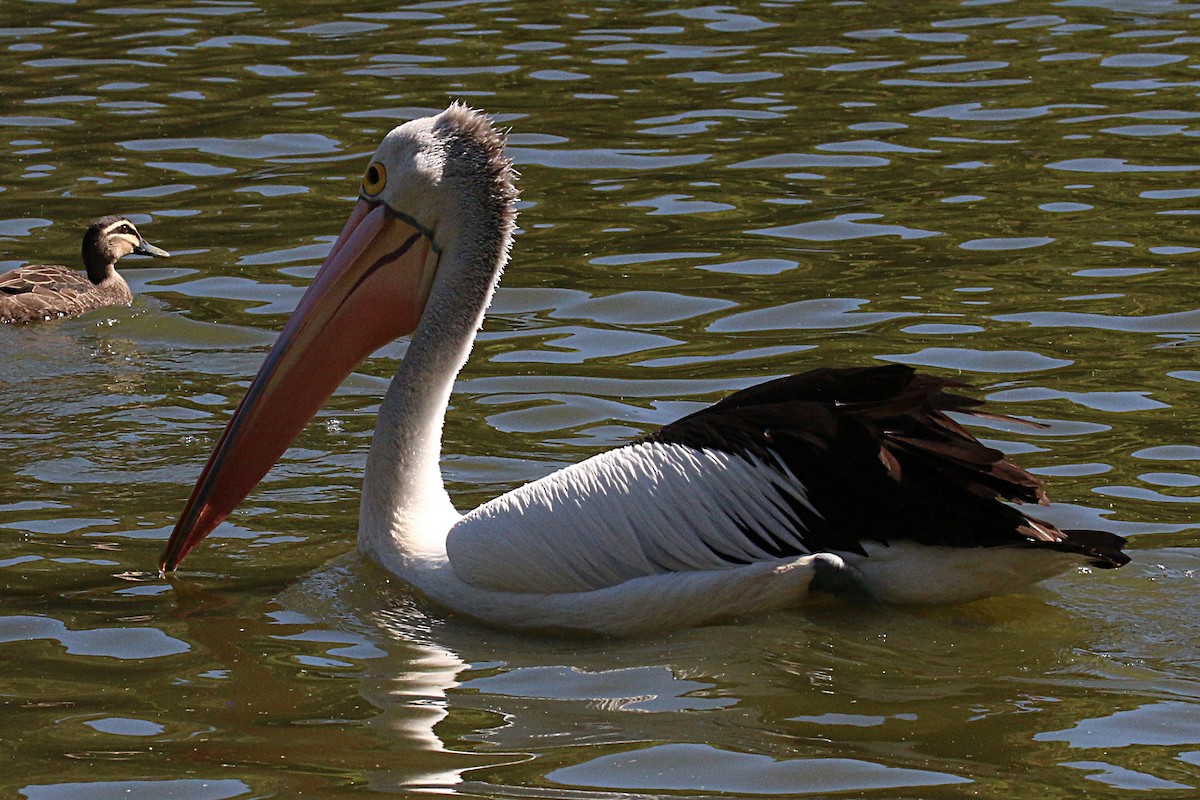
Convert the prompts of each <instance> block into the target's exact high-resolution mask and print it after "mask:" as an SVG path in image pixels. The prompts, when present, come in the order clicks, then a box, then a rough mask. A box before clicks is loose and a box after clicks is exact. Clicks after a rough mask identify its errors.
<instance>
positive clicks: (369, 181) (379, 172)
mask: <svg viewBox="0 0 1200 800" xmlns="http://www.w3.org/2000/svg"><path fill="white" fill-rule="evenodd" d="M386 184H387V168H386V167H384V166H383V164H380V163H379V162H378V161H374V162H372V163H371V166H369V167H367V172H366V174H365V175H363V179H362V190H363V192H365V193H366V194H371V195H375V194H379V193H380V192H382V191H383V187H384V186H385V185H386Z"/></svg>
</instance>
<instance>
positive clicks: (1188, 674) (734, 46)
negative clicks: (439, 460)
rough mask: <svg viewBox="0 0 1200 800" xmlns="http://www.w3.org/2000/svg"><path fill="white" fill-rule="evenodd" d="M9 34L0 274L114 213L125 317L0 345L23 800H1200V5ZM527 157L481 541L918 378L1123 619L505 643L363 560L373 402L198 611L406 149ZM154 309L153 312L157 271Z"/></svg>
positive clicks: (307, 9) (497, 373) (319, 7)
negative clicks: (818, 372)
mask: <svg viewBox="0 0 1200 800" xmlns="http://www.w3.org/2000/svg"><path fill="white" fill-rule="evenodd" d="M357 8H358V9H359V10H356V11H351V12H347V11H346V10H345V5H344V4H340V3H332V2H305V3H283V2H260V3H254V4H252V3H248V2H237V1H236V0H234V1H230V2H195V3H191V4H188V3H156V4H146V5H133V6H113V5H109V4H107V3H105V2H80V3H60V2H52V3H51V2H46V3H41V2H19V1H17V2H6V3H4V4H3V5H0V71H2V73H3V74H4V75H5V76H6V77H5V80H4V85H3V88H0V153H2V155H3V158H0V239H2V240H3V242H4V244H3V251H2V253H3V260H2V261H0V269H7V268H9V267H12V266H17V265H19V264H23V263H28V262H36V261H46V260H50V261H66V262H67V263H74V260H75V259H76V258H77V255H76V254H77V253H78V246H79V245H78V243H79V238H80V236H81V233H82V229H83V225H84V224H86V222H87V221H88V220H89V219H90V218H92V217H96V216H99V215H101V214H105V213H125V214H128V215H130V216H131V218H133V219H134V220H135V221H136V222H137V223H138V225H139V227H140V228H141V230H142V232H143V233H144V234H145V235H146V237H147V238H148V239H149V240H151V241H153V242H155V243H156V244H159V245H161V246H163V247H164V248H166V249H168V250H170V251H171V252H172V253H173V254H174V255H175V257H174V258H172V259H171V260H170V261H168V262H161V261H155V262H153V263H149V262H140V263H134V262H135V261H136V259H130V260H129V261H128V262H124V263H125V264H126V265H127V266H125V267H124V269H123V272H124V274H125V275H126V276H127V278H129V280H130V282H131V284H132V285H133V287H134V290H135V292H136V293H137V299H136V301H135V303H134V306H133V308H132V309H117V310H111V311H107V312H101V313H94V314H92V315H90V316H87V317H84V318H81V319H76V320H66V321H61V322H55V323H47V324H42V325H37V326H27V327H12V326H5V327H3V328H0V388H2V389H3V397H4V399H5V414H4V416H3V422H0V428H2V430H3V434H2V435H0V592H2V595H0V596H2V597H3V610H2V611H0V655H2V656H3V659H4V660H3V664H4V669H3V677H0V698H2V702H3V709H4V711H3V713H4V719H5V724H4V725H3V726H0V749H2V750H3V751H4V752H5V753H6V754H7V759H6V763H7V764H8V766H6V767H4V768H0V776H3V780H2V786H3V790H4V792H5V793H6V794H12V795H14V796H20V797H27V798H37V799H38V800H43V799H47V798H50V799H53V800H62V799H65V798H70V799H71V800H74V799H75V798H116V797H129V796H144V797H177V798H188V799H189V800H199V799H200V798H204V799H208V798H234V797H294V796H299V795H301V794H303V795H307V796H316V797H343V796H349V795H361V794H364V793H370V792H377V791H378V792H382V791H387V792H399V793H401V794H417V793H423V792H427V791H428V792H443V793H444V792H450V793H456V794H461V795H466V796H472V797H474V796H479V797H556V798H557V797H571V798H585V797H587V798H614V797H630V796H639V797H645V796H655V795H660V794H663V793H671V794H672V795H686V796H713V795H722V796H761V795H775V796H779V795H783V796H805V795H811V796H825V795H831V794H835V793H838V794H842V795H847V796H869V797H964V796H974V797H993V798H1013V797H1037V798H1046V797H1080V796H1085V795H1086V796H1088V797H1117V796H1125V795H1129V794H1132V793H1134V792H1137V793H1138V796H1143V795H1149V796H1171V797H1189V796H1194V795H1195V793H1196V792H1197V791H1198V790H1200V650H1198V649H1197V646H1196V645H1195V644H1194V640H1195V632H1196V630H1197V629H1198V626H1200V612H1197V610H1196V602H1195V598H1196V597H1197V596H1198V593H1197V589H1198V588H1200V587H1198V580H1197V576H1198V575H1200V548H1198V547H1197V528H1198V527H1200V515H1198V513H1197V507H1198V504H1200V494H1198V491H1200V490H1198V488H1197V487H1200V466H1198V462H1200V424H1198V423H1197V411H1198V409H1200V401H1197V399H1196V398H1197V388H1198V387H1197V383H1200V366H1198V364H1197V354H1198V353H1200V350H1198V349H1197V344H1196V340H1197V337H1198V336H1200V300H1198V298H1200V275H1198V273H1197V265H1198V264H1200V256H1198V253H1200V234H1198V233H1197V228H1196V216H1197V215H1198V214H1200V103H1198V94H1200V92H1198V88H1200V59H1198V58H1197V56H1196V53H1198V52H1200V5H1197V4H1188V3H1171V2H1151V1H1150V0H1147V2H1120V1H1119V0H1113V1H1111V2H1060V3H1055V4H1035V3H1031V2H1010V3H1003V2H971V1H970V0H968V2H962V3H957V4H955V3H949V2H946V3H942V2H938V3H913V4H899V3H892V4H869V3H825V4H818V3H792V2H763V3H758V4H750V3H747V4H742V5H741V6H739V7H734V6H730V5H711V6H705V5H698V4H694V3H689V2H681V3H670V4H668V3H614V4H611V5H608V6H592V5H589V4H584V3H569V2H568V3H559V4H553V5H551V4H542V3H534V2H528V1H527V0H526V2H508V3H506V2H495V3H491V2H470V1H469V0H467V1H466V2H431V3H423V4H419V5H413V6H406V7H401V8H397V7H396V6H394V5H389V4H383V3H376V4H358V5H357ZM452 98H462V99H465V100H467V101H469V102H471V103H472V104H474V105H476V106H478V107H481V108H483V109H485V110H487V111H488V112H490V113H492V114H494V115H495V116H496V118H497V119H498V120H500V121H501V122H502V123H503V124H504V125H505V126H509V127H511V129H512V133H511V137H510V145H511V148H510V149H511V153H512V156H513V157H514V158H515V159H516V161H517V164H518V166H519V169H520V171H521V173H522V179H521V190H522V198H523V202H522V217H521V225H522V231H521V233H520V236H519V237H518V241H517V245H516V250H515V260H514V263H513V265H512V266H511V268H510V269H509V271H508V274H507V275H506V276H505V280H504V284H503V287H502V289H501V291H500V293H499V295H498V297H497V301H496V304H495V306H494V308H493V310H492V312H491V313H490V315H489V318H488V321H487V324H486V328H485V331H484V333H483V335H482V337H481V340H480V342H479V345H478V347H477V348H476V351H475V355H474V357H473V359H472V362H471V364H470V366H469V367H468V369H467V371H466V372H465V373H464V375H463V376H462V380H461V382H460V383H459V384H458V387H457V392H456V394H455V398H454V405H455V407H454V409H453V412H452V415H451V418H450V420H449V423H448V426H447V432H446V434H447V439H446V453H447V457H446V463H445V468H446V470H447V472H448V476H449V478H450V481H451V490H452V493H453V495H454V497H455V498H456V501H458V502H459V503H460V505H461V506H463V507H468V506H471V505H473V504H475V503H477V502H479V501H481V500H483V499H485V498H488V497H490V496H492V495H494V494H495V493H497V492H499V491H502V490H504V489H506V488H509V487H512V486H514V485H517V484H519V483H521V482H523V481H526V480H528V479H530V478H533V477H536V476H539V475H542V474H545V473H546V472H548V471H550V470H553V469H555V468H557V467H559V466H561V465H564V464H567V463H571V462H574V461H577V460H579V459H581V458H583V457H586V456H587V455H590V454H593V453H595V452H598V451H600V450H602V449H604V448H607V447H610V446H612V445H615V444H618V443H620V442H623V441H626V440H627V439H628V438H629V437H631V436H635V435H637V434H639V433H641V432H643V431H645V430H647V429H648V428H650V427H652V426H653V425H656V424H660V423H663V422H665V421H668V420H670V419H672V418H674V417H676V416H678V415H679V414H680V413H683V412H685V411H688V410H690V409H692V408H695V407H696V404H698V403H701V402H707V401H711V400H712V399H714V398H716V397H718V396H719V395H720V394H721V393H722V392H725V391H728V390H730V389H732V388H736V387H740V386H744V385H747V384H748V383H751V382H753V381H755V380H758V379H761V378H764V377H767V376H774V375H780V374H784V373H787V372H791V371H799V370H802V369H805V368H809V367H811V366H814V365H818V364H842V365H851V364H866V363H872V362H881V361H900V362H904V363H909V364H915V365H921V366H922V367H925V368H927V369H929V370H931V371H933V372H935V373H938V374H943V375H954V376H961V377H963V378H964V379H966V380H968V381H969V382H971V383H972V384H974V385H975V386H976V387H977V389H978V392H979V393H980V394H982V395H983V396H986V397H988V398H990V399H991V400H993V401H995V402H996V403H997V404H999V405H1001V406H1002V407H1003V408H1004V409H1005V410H1007V411H1011V412H1013V413H1016V414H1020V415H1023V416H1027V417H1031V418H1034V419H1038V420H1040V421H1042V422H1045V423H1046V424H1047V427H1046V428H1045V429H1041V430H1032V431H1031V430H1026V429H1021V430H1016V429H1012V428H1010V427H1007V426H995V427H991V428H989V427H979V428H977V429H976V430H977V432H978V433H979V434H980V435H981V436H983V437H985V438H986V439H988V440H989V441H994V442H996V443H997V444H998V446H1000V447H1002V448H1003V449H1005V450H1006V451H1007V452H1010V453H1012V454H1014V456H1015V457H1017V458H1018V460H1019V461H1021V463H1023V464H1025V465H1027V466H1029V467H1031V468H1032V469H1033V470H1034V471H1035V472H1037V473H1038V474H1040V475H1043V476H1045V477H1046V479H1047V481H1048V483H1049V485H1050V490H1051V494H1052V496H1053V497H1054V498H1055V499H1056V500H1057V501H1058V503H1057V504H1056V505H1055V506H1054V507H1052V508H1051V509H1050V510H1049V511H1048V515H1049V516H1050V517H1051V518H1052V519H1053V520H1054V521H1056V522H1059V523H1066V524H1071V525H1076V526H1096V527H1100V528H1104V529H1107V530H1112V531H1116V532H1119V533H1122V534H1125V535H1129V536H1131V537H1132V554H1133V556H1134V562H1133V563H1132V564H1130V565H1129V566H1128V567H1127V568H1125V569H1122V570H1121V571H1119V572H1118V573H1116V574H1102V575H1087V574H1078V575H1069V576H1065V577H1063V578H1060V579H1058V580H1055V581H1053V582H1051V583H1050V585H1049V586H1048V588H1047V590H1045V591H1040V592H1036V593H1032V594H1029V595H1024V596H1019V597H1010V598H1003V599H998V600H992V601H986V602H981V603H976V604H972V605H969V606H962V607H955V608H940V609H926V610H912V609H877V608H859V607H850V606H845V605H840V604H828V605H820V606H817V607H814V608H810V609H805V610H799V611H795V612H791V613H786V614H782V613H781V614H777V615H774V616H771V617H768V618H763V619H755V620H751V621H746V622H743V623H739V624H737V625H732V624H731V625H723V626H714V627H709V628H704V629H699V630H692V631H683V632H679V633H675V634H672V635H667V636H661V637H655V638H652V639H642V640H633V641H622V642H605V641H600V642H592V641H558V640H541V639H532V638H522V637H513V636H509V635H506V634H503V633H498V632H495V631H489V630H485V629H481V628H477V627H474V626H472V625H470V624H468V623H466V622H464V621H462V620H459V619H455V618H453V617H451V616H448V615H447V614H445V613H444V612H442V611H440V610H438V609H436V608H432V607H429V606H427V605H426V604H424V603H423V602H421V601H419V600H418V599H416V598H414V597H413V596H411V595H410V594H409V593H408V592H407V591H406V590H405V588H404V587H403V586H398V585H395V584H394V583H389V582H388V581H387V580H386V578H385V577H384V576H383V575H382V574H381V573H380V572H379V571H377V570H376V569H375V568H374V567H372V566H371V565H370V564H367V563H363V562H362V561H361V560H359V559H358V557H357V556H355V555H353V554H352V553H351V551H352V550H353V541H354V531H355V528H356V511H357V494H358V490H359V483H360V477H361V469H362V465H363V462H364V460H365V453H366V448H367V443H368V440H369V436H370V432H371V428H372V425H373V412H374V410H375V408H376V405H377V402H378V398H379V396H380V393H381V391H382V388H383V387H384V385H385V383H386V381H387V379H388V378H389V377H390V375H391V372H392V370H393V369H394V364H395V361H394V359H395V358H396V356H398V355H399V354H401V353H402V352H403V347H402V345H400V344H397V345H393V346H391V347H389V348H386V349H385V350H384V351H382V352H381V353H380V354H379V355H378V356H377V357H376V358H374V359H373V360H371V361H369V362H368V363H367V365H366V366H365V367H364V368H363V370H362V371H361V372H359V373H357V374H356V375H355V376H353V377H352V378H351V380H350V381H348V383H347V384H346V386H345V387H344V388H343V389H342V390H341V391H340V392H339V394H338V395H337V396H336V397H335V398H334V399H333V400H332V401H331V403H330V404H329V406H328V408H327V409H326V410H325V411H324V412H322V414H321V415H320V416H319V418H318V421H317V422H316V423H314V424H313V425H311V426H310V427H309V429H308V430H307V431H306V432H305V433H304V434H303V436H302V437H301V439H300V440H299V442H298V443H297V446H296V447H295V448H293V449H292V450H291V451H289V453H288V454H287V456H286V457H285V459H284V460H283V462H282V463H281V464H280V465H279V466H278V467H277V468H276V469H275V470H274V471H273V472H272V473H271V475H270V476H269V477H268V479H267V480H266V481H265V482H264V483H263V484H262V485H261V486H260V488H259V489H258V490H257V491H256V492H255V493H254V494H253V495H252V496H251V497H250V499H248V500H247V502H246V503H245V504H244V505H243V507H242V508H241V509H240V510H239V511H238V512H237V513H236V514H235V515H234V517H233V518H232V520H231V522H229V523H227V524H225V525H224V526H223V527H222V528H221V529H220V530H218V532H217V533H216V534H215V535H214V536H213V537H212V538H211V539H210V541H209V542H208V543H207V545H206V546H205V547H203V548H201V549H200V550H199V551H197V552H196V553H195V554H194V555H193V556H192V557H191V558H190V559H189V561H188V562H187V569H186V570H185V571H184V573H182V576H181V577H180V578H178V579H176V580H174V581H173V582H170V583H168V582H165V581H163V580H161V579H160V578H158V576H157V575H156V574H155V573H154V572H153V567H154V564H155V560H156V557H157V555H158V552H159V550H160V548H161V547H162V544H163V542H164V540H165V538H166V536H167V534H168V532H169V530H170V528H171V526H172V524H173V522H174V519H175V516H176V514H178V512H179V511H180V509H181V507H182V504H183V501H184V500H185V499H186V496H187V494H188V491H189V489H190V486H191V483H192V481H193V480H194V479H195V477H196V475H197V474H198V472H199V469H200V467H201V465H202V463H203V460H204V459H205V458H206V456H207V454H208V451H209V450H210V448H211V447H212V446H213V444H214V442H215V438H216V436H217V434H218V433H219V431H220V429H221V427H222V426H223V424H224V422H225V420H226V419H227V418H228V415H229V414H230V412H231V410H232V408H233V405H234V404H235V403H236V402H237V400H238V399H239V398H240V396H241V393H242V391H243V389H244V387H245V385H246V383H247V381H248V379H249V377H250V376H251V375H252V374H253V373H254V371H255V370H256V368H257V365H258V363H259V361H260V360H261V359H262V357H263V354H264V352H265V349H266V348H267V346H268V345H269V344H270V342H271V341H272V339H273V336H274V334H275V332H276V331H277V330H278V329H279V328H280V327H281V326H282V324H283V322H284V320H285V319H286V316H287V314H288V313H289V311H290V310H291V308H292V307H293V306H294V304H295V303H296V301H297V299H298V298H299V296H300V294H301V292H302V291H303V288H304V286H305V284H306V282H307V281H308V279H309V278H310V277H311V276H312V274H313V273H314V272H315V269H316V265H317V264H318V263H319V261H320V259H321V257H322V256H323V254H324V253H325V252H326V250H327V248H328V246H329V244H330V243H331V241H332V239H333V237H334V236H335V235H336V233H337V232H338V230H339V229H340V227H341V224H342V222H343V220H344V218H345V216H346V214H347V213H348V211H349V207H350V202H349V200H350V198H351V197H353V195H354V194H355V192H356V187H357V182H358V178H359V175H360V172H361V169H362V167H363V164H364V162H365V158H366V155H367V154H369V153H370V152H371V151H372V150H373V149H374V147H375V144H376V142H377V141H378V139H379V138H380V136H381V135H382V134H383V133H384V132H386V131H387V130H388V129H389V128H390V127H392V126H393V125H395V124H397V123H398V122H400V121H403V120H405V119H409V118H411V117H414V116H418V115H423V114H426V113H429V112H433V111H436V110H438V109H440V108H442V107H444V106H445V105H446V103H447V102H448V101H449V100H450V99H452ZM142 264H146V266H145V267H143V266H142Z"/></svg>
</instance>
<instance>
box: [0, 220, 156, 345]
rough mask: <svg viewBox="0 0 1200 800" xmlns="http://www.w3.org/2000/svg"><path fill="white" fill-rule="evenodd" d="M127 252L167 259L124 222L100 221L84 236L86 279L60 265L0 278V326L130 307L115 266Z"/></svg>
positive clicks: (17, 271) (34, 267)
mask: <svg viewBox="0 0 1200 800" xmlns="http://www.w3.org/2000/svg"><path fill="white" fill-rule="evenodd" d="M130 253H136V254H137V255H141V256H154V257H156V258H166V257H167V256H169V255H170V253H168V252H167V251H166V250H163V249H162V248H160V247H155V246H154V245H152V244H150V243H149V242H147V241H146V240H145V239H143V238H142V235H141V234H140V233H138V229H137V227H136V226H135V225H134V224H133V223H132V222H130V221H129V220H127V219H125V218H124V217H119V216H107V217H101V218H100V219H98V220H96V221H95V222H93V223H92V224H91V225H89V226H88V229H87V232H86V233H84V235H83V263H84V266H85V267H87V274H86V275H85V274H82V273H79V272H76V271H75V270H73V269H70V268H69V267H64V266H61V265H59V264H29V265H27V266H24V267H17V268H16V269H13V270H9V271H8V272H5V273H4V274H2V275H0V323H5V322H34V321H37V320H49V319H55V318H56V317H73V316H75V315H77V314H82V313H84V312H86V311H91V310H92V309H95V308H103V307H104V306H127V305H129V304H130V303H132V302H133V293H132V292H130V291H129V284H127V283H125V279H124V278H122V277H121V275H120V274H119V273H118V272H117V262H118V261H120V260H121V259H122V258H124V257H125V256H127V255H129V254H130Z"/></svg>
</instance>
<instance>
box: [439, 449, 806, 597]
mask: <svg viewBox="0 0 1200 800" xmlns="http://www.w3.org/2000/svg"><path fill="white" fill-rule="evenodd" d="M797 508H801V509H804V510H805V514H806V515H807V516H809V517H812V516H814V515H815V514H816V512H815V510H814V509H812V508H811V506H809V504H808V501H807V499H806V497H805V495H804V487H803V486H801V485H800V484H798V483H796V481H795V480H794V479H793V478H792V477H791V476H790V475H788V474H787V473H786V472H785V471H783V470H780V469H778V468H777V467H776V466H774V465H769V464H767V463H766V462H765V461H763V460H761V459H759V458H757V457H750V458H741V457H738V456H733V455H730V454H727V453H720V452H715V451H704V450H697V449H694V448H690V447H686V446H683V445H677V444H658V443H650V442H643V443H637V444H632V445H628V446H626V447H621V448H618V449H616V450H612V451H609V452H607V453H602V454H600V455H598V456H594V457H593V458H590V459H588V460H586V461H583V462H581V463H579V464H574V465H572V466H570V467H567V468H566V469H563V470H561V471H559V472H556V473H554V474H552V475H548V476H547V477H545V478H542V479H540V480H537V481H534V482H533V483H529V484H526V485H525V486H522V487H520V488H518V489H515V490H513V491H511V492H509V493H508V494H505V495H502V496H501V497H498V498H496V499H495V500H492V501H491V502H489V503H486V504H484V505H482V506H480V507H479V508H477V509H475V510H474V511H472V512H471V513H470V514H468V515H467V516H465V517H464V518H463V519H462V520H461V521H459V523H458V524H457V525H455V526H454V527H453V528H452V529H451V530H450V533H449V535H448V537H447V540H446V550H447V556H448V557H449V560H450V563H451V565H452V566H453V568H454V571H455V573H456V574H457V575H458V576H459V577H460V578H462V579H463V580H465V581H467V582H468V583H471V584H473V585H475V586H478V587H481V588H487V589H494V590H498V591H514V592H538V593H550V592H579V591H588V590H592V589H600V588H603V587H605V586H613V585H616V584H618V583H622V582H624V581H627V580H630V579H632V578H637V577H642V576H646V575H657V574H662V573H667V572H689V571H700V570H715V569H728V568H729V567H731V566H734V565H737V564H749V563H756V562H763V561H769V560H775V559H779V558H781V557H784V556H785V555H788V554H792V555H794V554H803V553H807V552H808V550H807V549H806V548H805V547H804V543H803V535H804V534H803V523H802V522H801V521H800V519H799V517H798V515H797V513H796V510H795V509H797Z"/></svg>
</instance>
